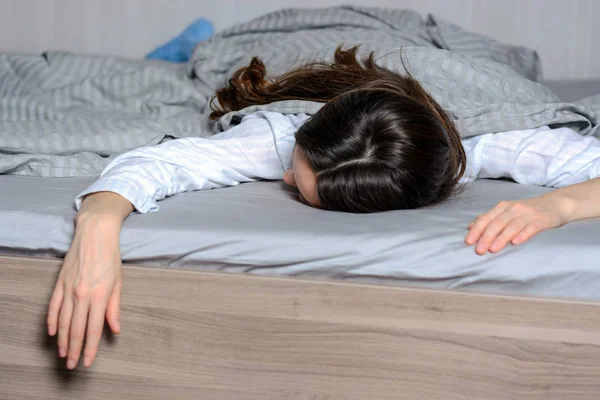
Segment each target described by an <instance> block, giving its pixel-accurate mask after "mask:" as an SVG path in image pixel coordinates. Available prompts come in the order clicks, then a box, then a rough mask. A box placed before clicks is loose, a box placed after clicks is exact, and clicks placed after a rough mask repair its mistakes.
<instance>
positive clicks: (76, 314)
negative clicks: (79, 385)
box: [67, 288, 90, 369]
mask: <svg viewBox="0 0 600 400" xmlns="http://www.w3.org/2000/svg"><path fill="white" fill-rule="evenodd" d="M88 296H89V293H88V289H82V288H77V290H76V294H75V298H74V300H73V304H74V310H73V320H72V322H71V330H70V332H69V353H68V356H67V368H68V369H73V368H75V367H76V366H77V363H78V362H79V356H80V354H81V348H82V347H83V337H84V334H85V328H86V325H87V320H88V313H89V309H90V303H89V297H88Z"/></svg>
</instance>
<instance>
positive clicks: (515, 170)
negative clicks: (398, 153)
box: [465, 127, 600, 254]
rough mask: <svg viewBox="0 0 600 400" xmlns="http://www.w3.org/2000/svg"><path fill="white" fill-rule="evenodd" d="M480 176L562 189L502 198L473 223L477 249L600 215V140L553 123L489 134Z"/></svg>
mask: <svg viewBox="0 0 600 400" xmlns="http://www.w3.org/2000/svg"><path fill="white" fill-rule="evenodd" d="M481 143H487V144H486V146H487V148H486V149H485V150H486V152H485V157H484V161H483V163H482V165H480V166H479V170H478V171H476V173H477V175H478V177H479V178H499V177H508V178H512V179H513V180H515V181H516V182H519V183H522V184H530V185H540V186H553V187H558V188H559V189H557V190H555V191H552V192H548V193H545V194H543V195H541V196H538V197H534V198H531V199H524V200H515V201H502V202H500V203H498V204H497V205H496V206H495V207H494V208H492V209H491V210H490V211H488V212H486V213H484V214H482V215H480V216H478V217H477V218H476V219H475V220H474V221H473V222H472V223H471V224H470V225H469V227H468V229H469V233H468V234H467V237H466V238H465V243H467V244H469V245H473V244H476V246H475V251H476V252H477V254H485V253H486V252H488V251H490V252H492V253H495V252H498V251H500V250H502V249H503V248H504V247H506V246H507V245H508V244H509V243H512V244H514V245H516V244H520V243H523V242H525V241H526V240H529V239H530V238H531V237H533V236H534V235H536V234H537V233H539V232H541V231H544V230H547V229H552V228H557V227H559V226H562V225H564V224H566V223H568V222H571V221H576V220H579V219H584V218H594V217H600V179H598V178H597V177H600V140H598V139H596V138H594V137H589V136H581V135H579V134H578V133H577V132H575V131H573V130H571V129H568V128H560V129H552V130H551V129H549V128H548V127H543V128H538V129H530V130H523V131H514V132H501V133H497V134H494V135H489V136H488V138H487V140H483V141H481Z"/></svg>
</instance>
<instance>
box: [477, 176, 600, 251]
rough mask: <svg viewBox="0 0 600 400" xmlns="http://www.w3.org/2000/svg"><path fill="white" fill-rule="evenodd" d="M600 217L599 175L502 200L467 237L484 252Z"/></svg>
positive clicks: (478, 219)
mask: <svg viewBox="0 0 600 400" xmlns="http://www.w3.org/2000/svg"><path fill="white" fill-rule="evenodd" d="M596 217H600V178H594V179H591V180H589V181H586V182H582V183H578V184H575V185H572V186H567V187H563V188H560V189H556V190H554V191H552V192H548V193H544V194H543V195H541V196H538V197H533V198H531V199H525V200H517V201H501V202H500V203H498V205H496V206H495V207H494V208H492V209H491V210H490V211H488V212H486V213H485V214H482V215H480V216H478V217H477V218H476V219H475V220H474V221H473V222H471V224H470V225H469V227H468V229H469V233H468V235H467V237H466V239H465V243H466V244H468V245H473V244H477V245H476V246H475V251H476V253H477V254H479V255H483V254H485V253H487V252H488V251H489V252H490V253H496V252H498V251H500V250H502V249H503V248H504V247H506V246H507V245H508V244H509V243H511V244H513V245H517V244H521V243H523V242H525V241H526V240H529V239H531V238H532V237H533V236H535V235H536V234H538V233H539V232H542V231H545V230H547V229H553V228H558V227H559V226H562V225H564V224H567V223H569V222H573V221H577V220H580V219H586V218H596Z"/></svg>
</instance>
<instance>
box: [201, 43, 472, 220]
mask: <svg viewBox="0 0 600 400" xmlns="http://www.w3.org/2000/svg"><path fill="white" fill-rule="evenodd" d="M357 50H358V47H352V48H350V49H348V50H343V49H342V48H341V46H340V47H338V48H337V50H336V52H335V56H334V61H333V63H326V62H313V63H309V64H306V65H303V66H301V67H298V68H296V69H293V70H291V71H289V72H287V73H286V74H284V75H282V76H279V77H277V78H274V79H267V78H266V67H265V65H264V64H263V63H262V62H261V61H260V60H259V59H258V58H256V57H255V58H253V59H252V61H251V62H250V65H249V66H248V67H244V68H241V69H239V70H238V71H236V72H235V73H234V74H233V76H232V77H231V79H230V80H229V81H228V84H227V85H226V86H225V87H224V88H222V89H219V90H218V91H217V93H216V95H215V97H214V98H213V101H212V102H211V107H212V110H213V113H212V114H211V118H213V119H216V118H219V117H221V116H222V115H224V114H226V113H227V112H230V111H234V110H240V109H242V108H245V107H248V106H251V105H259V104H268V103H272V102H275V101H282V100H292V99H296V100H312V101H317V102H323V103H326V104H325V105H324V106H323V107H322V108H321V109H320V110H319V111H318V112H317V113H316V114H315V115H314V116H313V117H312V118H311V119H310V120H309V121H307V122H306V123H305V124H304V125H302V126H301V127H300V129H299V130H298V132H297V133H296V145H297V146H300V148H301V150H302V151H303V152H304V155H305V156H306V159H307V160H308V163H309V165H310V166H311V168H312V169H313V171H314V173H315V174H316V178H317V195H318V198H319V203H320V205H321V207H322V208H325V209H330V210H337V211H349V212H375V211H385V210H393V209H411V208H418V207H424V206H429V205H433V204H436V203H439V202H442V201H444V200H447V199H449V198H451V197H452V196H454V195H456V194H457V193H458V192H459V191H460V190H461V189H462V187H461V186H460V185H459V180H460V178H461V177H462V176H463V174H464V172H465V167H466V156H465V152H464V149H463V147H462V144H461V141H460V135H459V133H458V131H457V129H456V127H455V126H454V123H453V122H452V119H451V118H450V117H449V116H448V114H446V112H445V111H444V110H443V109H442V108H441V107H440V106H439V105H438V104H437V103H436V102H435V100H434V99H433V98H432V97H431V96H430V95H429V94H428V93H427V92H426V91H425V89H424V88H423V87H422V86H421V85H420V84H419V82H418V81H417V80H416V79H414V78H413V77H412V75H411V74H410V73H409V72H408V71H406V74H404V75H400V74H398V73H395V72H392V71H390V70H388V69H386V68H383V67H380V66H378V65H377V64H376V61H375V55H374V53H371V54H369V55H368V56H366V57H365V58H364V59H363V60H362V62H359V61H358V59H357V56H356V53H357ZM215 100H217V101H218V103H219V106H216V105H215Z"/></svg>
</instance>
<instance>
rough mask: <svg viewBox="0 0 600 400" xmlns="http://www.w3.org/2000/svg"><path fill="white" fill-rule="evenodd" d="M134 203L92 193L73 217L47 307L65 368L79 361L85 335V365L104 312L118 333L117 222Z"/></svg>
mask: <svg viewBox="0 0 600 400" xmlns="http://www.w3.org/2000/svg"><path fill="white" fill-rule="evenodd" d="M132 211H133V206H132V204H131V203H130V202H129V201H128V200H126V199H125V198H123V197H122V196H120V195H118V194H115V193H111V192H98V193H93V194H90V195H89V196H86V197H85V199H83V202H82V203H81V208H80V210H79V212H78V213H77V216H76V217H75V235H74V237H73V242H72V243H71V247H70V248H69V251H68V252H67V254H66V256H65V259H64V261H63V265H62V268H61V271H60V274H59V277H58V281H57V283H56V286H55V288H54V291H53V293H52V297H51V299H50V304H49V307H48V318H47V325H48V334H49V335H50V336H54V335H55V334H57V333H58V338H57V344H58V353H59V356H60V357H61V358H64V357H66V358H67V368H69V369H73V368H75V366H76V365H77V363H78V361H79V357H80V354H81V350H82V346H83V342H84V336H85V339H86V340H85V343H86V345H85V350H84V365H85V366H87V367H89V366H90V365H91V364H92V362H93V360H94V358H95V357H96V352H97V349H98V343H99V342H100V337H101V335H102V329H103V326H104V317H105V315H106V320H107V322H108V325H109V326H110V328H111V330H112V332H113V333H115V334H118V333H119V332H120V324H119V308H120V307H119V306H120V304H119V303H120V294H121V282H122V281H121V257H120V254H121V252H120V249H119V237H120V232H121V226H122V224H123V221H124V220H125V218H127V216H128V215H129V214H130V213H131V212H132Z"/></svg>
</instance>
